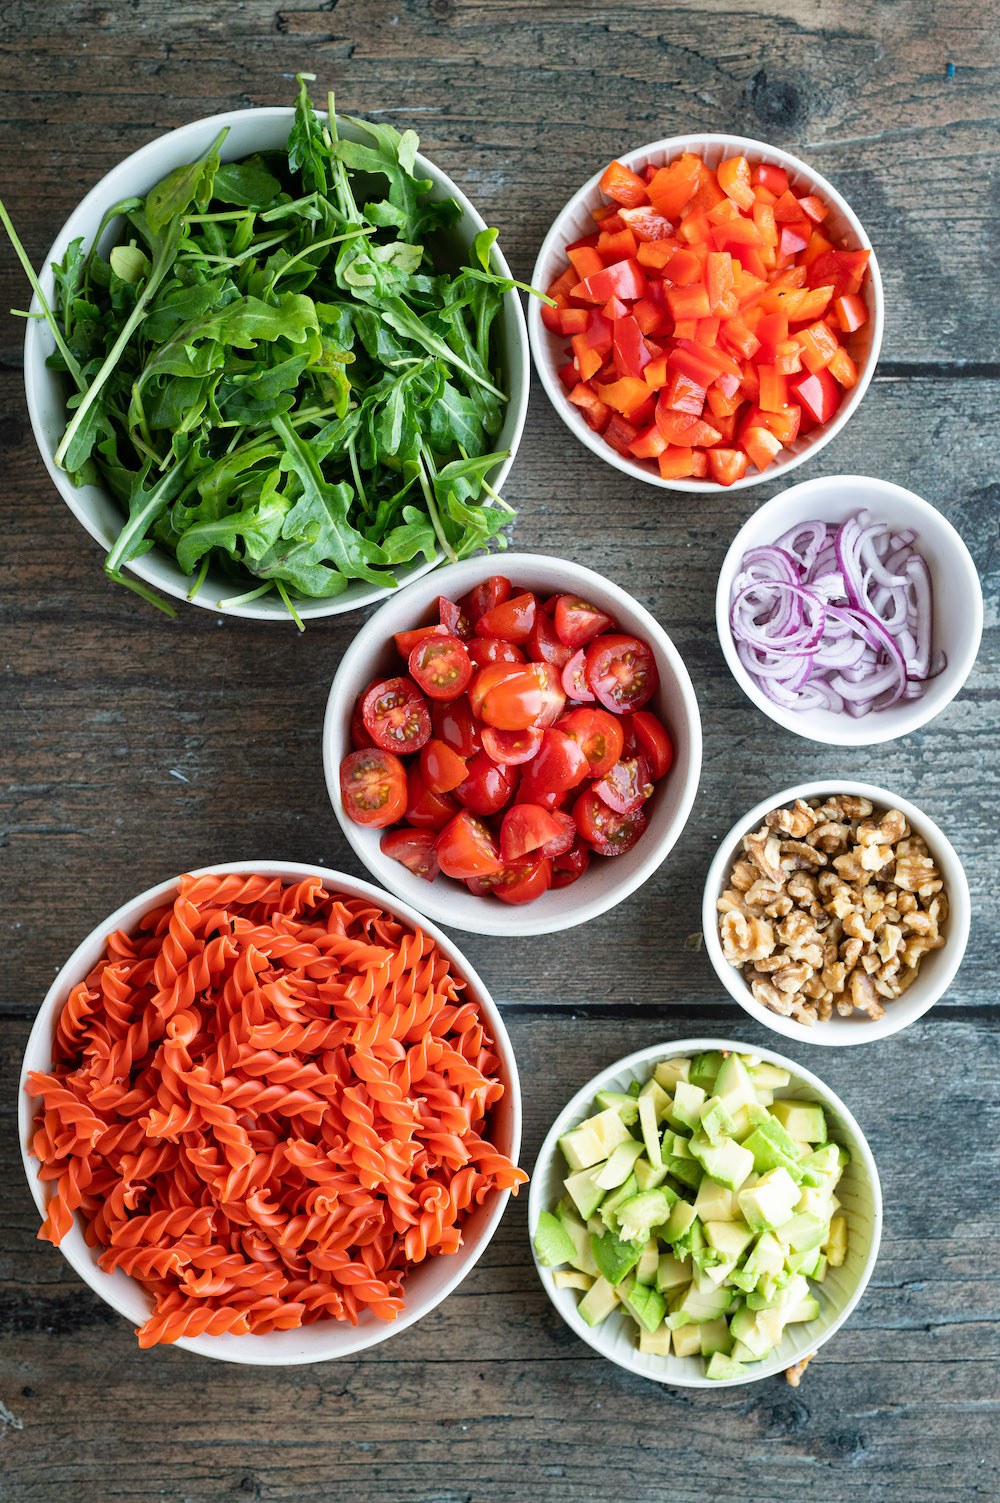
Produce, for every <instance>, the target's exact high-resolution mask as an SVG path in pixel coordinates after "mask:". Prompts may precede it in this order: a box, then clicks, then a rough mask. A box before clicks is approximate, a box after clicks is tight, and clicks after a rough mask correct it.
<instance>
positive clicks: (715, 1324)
mask: <svg viewBox="0 0 1000 1503" xmlns="http://www.w3.org/2000/svg"><path fill="white" fill-rule="evenodd" d="M698 1330H699V1332H700V1334H701V1355H702V1356H703V1357H711V1356H712V1355H713V1353H715V1352H722V1353H723V1355H725V1354H727V1353H728V1352H730V1351H731V1350H732V1345H733V1338H732V1336H731V1335H730V1332H729V1322H728V1320H727V1319H726V1317H725V1316H724V1315H720V1316H719V1318H718V1320H706V1321H703V1322H702V1324H701V1325H700V1326H699V1327H698Z"/></svg>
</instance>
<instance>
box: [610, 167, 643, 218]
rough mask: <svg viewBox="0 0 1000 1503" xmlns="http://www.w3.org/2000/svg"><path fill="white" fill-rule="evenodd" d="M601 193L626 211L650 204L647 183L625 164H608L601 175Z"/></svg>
mask: <svg viewBox="0 0 1000 1503" xmlns="http://www.w3.org/2000/svg"><path fill="white" fill-rule="evenodd" d="M601 191H602V192H603V193H606V194H607V196H608V197H609V198H613V199H614V201H615V203H618V204H623V205H624V207H625V208H626V209H635V208H637V207H638V205H639V204H644V203H648V202H649V199H648V196H647V193H646V184H645V182H644V181H643V179H642V178H641V177H639V175H638V174H637V173H635V172H633V171H632V169H631V167H626V166H625V165H624V163H623V162H617V161H616V162H610V163H609V164H608V166H607V167H606V168H605V170H604V172H603V173H602V175H601Z"/></svg>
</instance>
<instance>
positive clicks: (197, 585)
mask: <svg viewBox="0 0 1000 1503" xmlns="http://www.w3.org/2000/svg"><path fill="white" fill-rule="evenodd" d="M209 562H210V556H209V554H207V553H206V554H205V557H204V558H203V559H202V561H201V568H200V569H199V570H198V578H197V579H196V580H195V582H194V584H193V585H192V586H191V588H190V590H188V596H187V598H188V599H189V600H193V599H194V597H195V596H196V595H197V593H198V591H199V590H200V589H201V587H202V585H203V584H204V583H205V577H206V575H207V574H208V565H209Z"/></svg>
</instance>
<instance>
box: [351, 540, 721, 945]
mask: <svg viewBox="0 0 1000 1503" xmlns="http://www.w3.org/2000/svg"><path fill="white" fill-rule="evenodd" d="M498 566H502V568H503V570H504V572H505V573H506V572H508V569H509V570H510V571H511V572H512V573H514V574H517V572H518V570H521V569H523V570H524V571H525V572H528V571H530V570H532V569H535V570H546V571H550V572H551V571H553V570H558V571H559V572H560V574H561V575H562V576H563V577H564V578H565V580H566V582H567V584H568V585H570V586H573V587H576V588H579V589H580V591H581V593H582V592H583V591H585V590H586V589H588V588H590V587H592V586H594V585H596V586H597V587H598V588H599V590H601V591H604V592H606V593H607V594H608V595H610V596H611V597H612V598H613V599H615V600H616V601H618V602H619V607H620V608H622V607H624V608H625V609H627V610H628V611H629V612H631V613H632V614H633V615H634V617H635V618H636V620H637V622H638V623H639V626H640V627H641V629H642V631H644V632H646V633H648V636H649V641H650V646H652V647H654V650H655V651H656V652H657V654H658V656H659V657H660V660H661V662H662V661H663V660H665V661H666V664H667V666H668V668H669V669H670V671H671V673H672V675H673V677H674V679H675V681H676V684H677V688H678V691H679V693H680V697H681V702H682V704H683V709H684V718H685V722H686V728H687V736H688V741H689V754H688V771H687V777H686V779H685V783H684V787H683V791H682V794H681V798H680V802H679V804H678V809H677V814H676V816H675V818H674V820H673V823H672V825H671V827H670V829H669V830H668V832H667V835H666V836H665V837H664V838H662V839H661V840H660V841H659V842H656V841H651V842H650V850H649V852H648V853H647V855H646V857H645V859H644V860H643V861H642V862H641V863H639V865H638V866H637V867H636V870H635V871H634V872H633V873H632V875H631V876H630V877H628V878H627V879H623V880H622V881H621V885H620V886H611V885H609V889H608V891H607V892H606V893H605V894H604V895H603V896H602V897H600V898H593V899H591V900H590V901H589V902H586V903H579V904H578V905H576V906H574V907H573V908H572V909H571V910H569V911H568V912H567V913H565V914H563V915H560V916H559V917H558V918H556V919H555V920H553V919H552V918H546V917H543V916H541V915H539V914H537V913H536V914H535V915H534V916H532V914H531V910H532V909H537V908H538V907H539V905H540V904H541V903H544V902H545V897H547V896H548V894H546V895H545V896H544V897H542V898H540V899H538V900H537V901H536V902H535V903H531V904H526V905H525V906H524V907H511V906H507V905H504V906H503V907H501V906H500V905H499V904H491V903H489V902H486V901H484V902H483V903H482V907H483V914H482V916H481V917H479V918H477V920H476V922H472V921H470V920H467V919H464V918H457V917H456V916H455V915H454V914H453V913H452V912H451V910H450V897H451V894H450V892H448V893H447V894H446V893H445V889H444V888H443V887H442V889H441V895H440V896H439V894H438V893H436V892H435V890H434V886H433V885H432V884H431V883H424V884H423V885H424V886H426V888H427V897H426V901H425V903H424V909H423V911H426V912H427V913H428V915H429V916H430V917H431V918H432V919H433V920H434V922H436V923H439V924H445V925H447V926H448V927H449V928H451V929H460V930H462V931H463V932H465V933H470V934H490V935H500V936H504V937H508V938H509V937H512V936H517V937H527V936H530V935H539V934H555V933H557V932H559V931H560V930H563V929H572V928H574V927H576V925H578V924H583V923H587V922H588V921H589V920H590V919H592V918H597V917H598V916H599V915H600V914H602V913H606V912H607V911H608V910H609V909H611V908H614V907H616V906H617V905H618V904H619V903H621V902H623V901H624V899H625V898H627V897H629V896H631V894H632V893H633V892H635V891H636V890H637V888H639V887H641V886H642V885H643V883H645V882H647V881H648V880H649V878H650V877H651V876H652V875H653V873H654V872H655V871H656V870H657V869H658V868H659V867H660V866H661V865H662V864H663V862H664V861H665V860H666V859H667V857H668V855H669V854H670V852H671V851H672V850H673V848H674V846H675V845H676V843H677V841H678V840H679V839H680V837H681V835H682V834H683V832H684V829H685V827H686V825H687V822H688V820H689V819H690V817H691V812H692V809H693V807H694V802H695V799H696V797H697V794H698V786H699V783H700V781H701V767H702V729H701V714H700V711H699V708H698V699H697V695H696V693H695V689H694V685H693V684H692V682H691V676H690V674H689V673H688V670H687V667H686V666H685V664H684V660H683V658H682V657H681V655H680V652H679V651H678V649H677V647H676V646H675V645H674V643H673V640H672V639H671V637H670V636H669V635H668V633H667V632H666V630H665V629H664V628H663V627H662V626H660V624H659V622H658V621H657V620H656V618H655V617H654V616H653V615H652V613H651V612H650V611H649V610H647V608H646V607H645V606H644V605H642V604H640V602H639V601H638V600H636V599H635V598H634V596H632V595H630V594H629V593H628V592H627V591H626V590H625V589H623V588H622V586H621V585H617V584H615V583H614V581H613V580H610V579H608V578H607V577H606V576H605V575H603V574H598V573H597V572H596V570H594V569H589V568H587V566H586V565H585V564H578V563H575V562H573V561H572V560H571V559H564V558H560V557H556V556H553V555H550V554H543V553H514V552H508V553H504V554H500V555H497V554H487V555H480V556H479V557H477V558H471V559H464V560H462V561H461V562H460V563H457V564H448V565H445V566H444V568H442V569H441V570H439V571H438V573H437V574H436V575H435V576H434V585H435V587H436V586H437V585H439V584H440V585H441V587H442V588H441V590H440V591H438V593H443V594H448V593H449V591H448V589H447V588H446V587H447V585H448V584H449V583H451V582H454V583H456V584H457V585H458V586H459V588H458V589H457V590H456V591H455V592H454V593H456V594H460V593H464V592H465V591H466V590H467V589H468V588H470V587H471V585H473V584H475V583H476V582H477V581H478V580H479V579H480V578H483V577H488V576H489V575H490V574H493V573H496V572H497V570H498ZM402 598H403V592H402V591H400V592H399V594H397V595H395V596H393V597H392V598H391V599H390V600H387V601H385V602H384V603H383V604H382V606H380V607H379V610H378V611H376V612H375V613H374V614H373V615H372V616H370V617H369V618H368V620H367V621H366V622H365V623H364V625H363V626H362V627H361V629H360V630H359V631H358V633H357V635H356V636H355V638H354V640H353V641H352V642H351V644H350V645H349V647H348V648H347V649H346V651H345V652H344V655H343V657H342V658H341V660H340V663H339V665H338V668H337V672H336V674H335V675H334V678H333V682H332V684H331V685H330V692H329V695H328V697H327V705H326V714H325V716H324V720H323V738H322V744H323V771H324V775H325V777H326V787H327V793H328V795H329V798H330V802H331V804H332V805H333V809H334V813H335V814H336V816H337V820H338V823H339V824H340V828H341V829H342V831H343V832H344V835H345V836H346V838H347V840H348V842H349V844H350V846H351V848H352V849H353V851H354V853H355V855H356V856H357V857H358V859H359V860H360V861H361V862H362V864H363V865H364V867H365V868H366V870H367V871H369V872H370V873H371V875H372V877H373V878H374V879H376V880H377V881H379V882H381V883H383V884H384V885H385V886H386V887H387V888H388V889H389V891H391V892H395V890H396V889H395V887H394V886H393V879H394V875H395V874H394V873H393V872H392V870H391V867H392V866H396V865H398V863H397V862H394V861H391V858H389V857H386V858H384V859H385V863H386V870H385V871H383V870H382V869H381V867H378V868H373V866H372V864H371V859H370V854H369V844H368V842H367V841H366V840H365V839H364V832H365V831H366V830H367V829H368V827H367V826H360V825H356V824H355V823H354V821H353V820H351V819H349V818H348V817H347V815H346V813H345V812H344V809H343V801H342V799H341V796H340V778H339V769H340V758H339V757H338V755H337V750H338V748H343V750H341V751H340V756H341V757H342V756H344V755H346V751H347V749H348V748H349V742H348V740H347V738H345V737H342V736H341V735H340V732H339V725H338V722H339V719H340V716H341V715H342V713H343V705H344V698H345V696H346V695H347V694H348V693H349V692H350V684H351V682H352V681H354V680H356V681H358V682H359V683H360V682H364V681H366V680H365V679H364V674H363V666H364V664H365V662H366V661H367V660H368V656H369V648H370V645H371V644H372V642H373V640H374V639H376V638H377V639H378V640H379V642H380V643H381V641H384V640H387V639H388V636H389V632H388V630H387V628H386V627H385V626H384V625H383V619H384V614H385V613H388V610H389V608H390V607H394V606H395V605H396V603H397V601H398V600H400V599H402ZM376 833H378V832H376ZM648 834H649V831H647V832H646V835H644V836H643V837H642V838H643V840H645V839H646V838H647V836H648ZM379 855H381V853H379ZM420 896H421V898H422V899H423V897H424V894H423V893H421V894H420ZM403 901H406V902H409V903H414V901H415V900H414V899H413V898H412V897H408V898H406V899H404V900H403ZM494 908H495V909H496V912H494Z"/></svg>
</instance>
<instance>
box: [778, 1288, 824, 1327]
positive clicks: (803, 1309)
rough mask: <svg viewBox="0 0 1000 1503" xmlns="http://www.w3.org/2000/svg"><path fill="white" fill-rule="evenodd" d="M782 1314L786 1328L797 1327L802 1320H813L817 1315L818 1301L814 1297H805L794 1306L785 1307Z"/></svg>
mask: <svg viewBox="0 0 1000 1503" xmlns="http://www.w3.org/2000/svg"><path fill="white" fill-rule="evenodd" d="M782 1314H783V1317H784V1323H785V1325H787V1326H794V1325H798V1323H799V1321H802V1320H815V1319H816V1318H817V1316H818V1315H819V1300H818V1299H816V1297H815V1296H814V1295H811V1294H810V1295H807V1296H806V1298H805V1299H801V1300H798V1301H797V1303H796V1304H794V1305H786V1306H785V1308H784V1309H783V1311H782Z"/></svg>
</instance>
